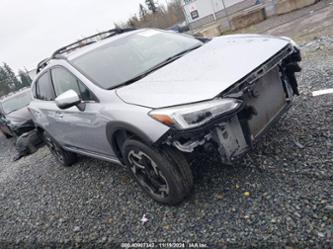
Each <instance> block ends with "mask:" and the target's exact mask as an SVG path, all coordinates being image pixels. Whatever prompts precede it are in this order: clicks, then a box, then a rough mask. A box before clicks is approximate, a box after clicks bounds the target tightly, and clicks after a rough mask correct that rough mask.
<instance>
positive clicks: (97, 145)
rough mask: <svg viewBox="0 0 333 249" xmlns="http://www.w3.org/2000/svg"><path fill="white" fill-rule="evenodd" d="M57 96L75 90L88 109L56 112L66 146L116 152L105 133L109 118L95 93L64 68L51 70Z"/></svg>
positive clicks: (110, 153)
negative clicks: (103, 111) (105, 115)
mask: <svg viewBox="0 0 333 249" xmlns="http://www.w3.org/2000/svg"><path fill="white" fill-rule="evenodd" d="M51 76H52V82H53V85H54V90H55V95H56V96H59V95H60V94H62V93H64V92H66V91H68V90H74V91H75V92H76V93H77V94H78V95H79V96H80V97H81V99H82V101H83V104H84V105H85V110H84V111H80V110H79V109H78V108H77V107H76V106H74V107H71V108H68V109H65V110H61V109H58V110H57V111H58V112H59V113H60V116H59V119H57V127H60V129H61V133H62V141H63V144H64V145H66V146H71V147H75V148H78V149H83V150H86V151H88V152H95V153H100V154H105V155H111V156H112V155H114V153H113V152H112V149H111V146H110V144H109V142H108V140H107V136H106V124H107V122H108V119H107V118H105V117H104V116H103V115H102V114H101V113H102V110H101V109H102V107H101V105H100V104H99V103H98V100H97V98H96V96H95V95H94V94H93V92H92V91H91V90H89V89H88V88H87V87H86V86H85V85H84V84H83V83H82V82H81V81H80V80H79V79H78V78H77V77H76V76H75V75H74V74H73V73H71V72H70V71H68V70H67V69H65V68H64V67H61V66H57V67H54V68H52V69H51Z"/></svg>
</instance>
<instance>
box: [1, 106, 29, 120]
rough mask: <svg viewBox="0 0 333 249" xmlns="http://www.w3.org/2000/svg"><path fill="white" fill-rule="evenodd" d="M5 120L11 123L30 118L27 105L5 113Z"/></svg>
mask: <svg viewBox="0 0 333 249" xmlns="http://www.w3.org/2000/svg"><path fill="white" fill-rule="evenodd" d="M6 118H7V120H9V121H11V122H13V123H25V122H28V121H29V120H32V115H31V113H30V112H29V110H28V108H27V107H24V108H22V109H19V110H16V111H14V112H12V113H9V114H7V115H6Z"/></svg>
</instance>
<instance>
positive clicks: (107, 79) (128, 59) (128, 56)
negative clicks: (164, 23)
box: [72, 29, 202, 89]
mask: <svg viewBox="0 0 333 249" xmlns="http://www.w3.org/2000/svg"><path fill="white" fill-rule="evenodd" d="M200 45H202V42H201V41H199V40H197V39H195V38H192V37H190V36H186V35H181V34H177V33H174V32H167V31H159V30H153V29H151V30H150V29H148V30H142V31H140V32H136V33H134V34H131V35H128V36H125V37H123V38H119V39H117V40H115V41H112V42H110V43H108V44H106V45H104V46H101V47H99V48H97V49H95V50H93V51H91V52H88V53H87V54H84V55H82V56H80V57H78V58H76V59H74V60H73V61H72V63H73V65H74V66H75V67H77V68H78V69H79V70H80V71H81V72H83V73H84V74H85V75H86V76H87V77H89V78H90V79H92V80H93V81H94V82H95V83H96V84H98V85H99V86H100V87H102V88H104V89H111V88H114V87H117V86H119V85H121V84H122V83H124V82H127V81H129V80H131V79H133V78H135V77H137V76H140V75H141V74H144V73H145V72H147V71H149V70H150V69H152V68H154V67H155V66H157V65H159V64H161V63H163V62H164V61H166V60H168V59H169V58H170V57H172V56H174V55H177V54H179V53H181V52H183V51H187V50H189V49H193V48H195V47H198V46H200Z"/></svg>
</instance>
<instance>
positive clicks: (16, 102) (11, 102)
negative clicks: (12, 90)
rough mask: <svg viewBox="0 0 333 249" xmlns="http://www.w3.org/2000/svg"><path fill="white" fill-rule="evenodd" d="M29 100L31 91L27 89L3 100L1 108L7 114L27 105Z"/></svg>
mask: <svg viewBox="0 0 333 249" xmlns="http://www.w3.org/2000/svg"><path fill="white" fill-rule="evenodd" d="M31 100H32V97H31V92H30V91H27V92H24V93H20V94H17V95H15V96H13V97H11V98H9V99H7V100H5V101H4V102H3V103H2V108H3V111H4V113H5V114H9V113H12V112H15V111H17V110H20V109H22V108H24V107H26V106H28V105H29V104H30V102H31Z"/></svg>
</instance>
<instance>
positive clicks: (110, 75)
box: [30, 29, 301, 204]
mask: <svg viewBox="0 0 333 249" xmlns="http://www.w3.org/2000/svg"><path fill="white" fill-rule="evenodd" d="M300 60H301V56H300V51H299V49H298V47H297V45H296V44H295V42H293V41H292V40H291V39H289V38H285V37H272V36H265V35H264V36H263V35H228V36H221V37H217V38H213V39H202V38H201V39H197V38H194V37H192V36H188V35H182V34H176V33H173V32H167V31H161V30H155V29H142V30H129V29H126V30H124V29H115V30H110V31H106V32H102V33H99V34H96V35H93V36H90V37H88V38H85V39H82V40H81V41H78V42H76V43H72V44H70V45H68V46H65V47H63V48H60V49H58V50H57V51H56V52H54V54H53V55H52V56H51V57H50V58H47V59H45V60H43V61H42V62H41V63H39V65H38V71H39V74H38V76H37V77H36V79H35V81H34V82H33V87H32V91H33V96H34V100H33V101H32V103H31V104H30V109H31V111H32V113H33V116H34V121H35V123H36V125H37V127H38V129H39V131H40V132H41V133H42V134H43V137H44V139H45V141H46V144H47V145H48V147H49V149H50V150H51V152H52V153H53V154H54V156H55V157H56V159H57V160H58V161H59V162H60V163H61V164H63V165H65V166H69V165H72V164H73V163H74V162H76V160H77V157H76V154H82V155H87V156H91V157H95V158H99V159H103V160H107V161H110V162H113V163H118V164H119V165H126V166H127V167H128V169H129V171H130V173H131V174H132V176H133V177H134V179H136V181H137V182H138V184H139V185H140V186H141V187H142V189H143V190H144V191H145V192H146V193H147V194H148V195H150V196H151V197H152V198H153V199H155V200H156V201H158V202H161V203H166V204H176V203H179V202H180V201H182V200H183V199H184V198H185V197H186V196H188V195H189V193H190V192H191V189H192V186H193V178H192V173H191V169H190V166H189V164H188V162H187V160H186V157H185V154H186V153H196V151H197V150H199V149H200V148H201V149H202V148H204V149H205V148H208V147H211V148H216V155H217V156H219V157H220V158H221V162H222V163H228V164H229V163H233V162H234V161H235V160H236V159H238V158H240V157H241V156H243V155H244V154H245V153H246V152H247V151H249V150H250V149H251V148H252V147H253V146H254V144H255V142H256V141H257V139H258V137H259V136H260V135H262V134H263V133H264V132H265V131H266V130H267V128H268V127H269V126H271V125H272V124H274V123H275V122H277V120H278V118H279V117H280V116H281V115H282V114H283V113H285V112H286V110H288V108H289V107H290V105H291V103H292V101H293V96H294V95H298V87H297V82H296V78H295V72H298V71H300V67H299V65H298V62H299V61H300ZM207 153H208V152H207ZM209 153H211V152H209Z"/></svg>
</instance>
